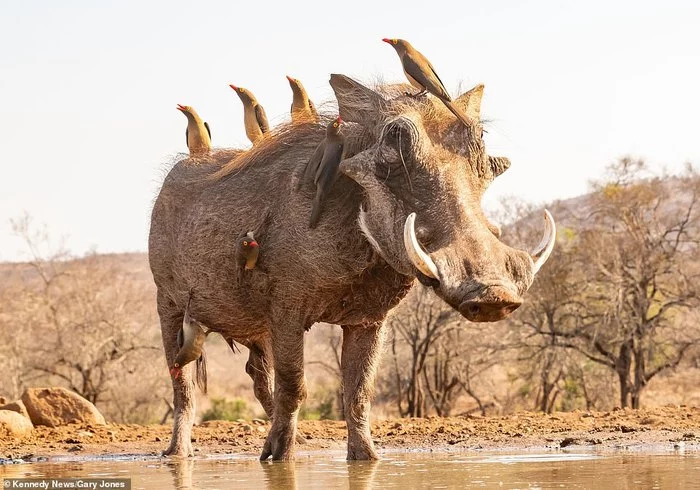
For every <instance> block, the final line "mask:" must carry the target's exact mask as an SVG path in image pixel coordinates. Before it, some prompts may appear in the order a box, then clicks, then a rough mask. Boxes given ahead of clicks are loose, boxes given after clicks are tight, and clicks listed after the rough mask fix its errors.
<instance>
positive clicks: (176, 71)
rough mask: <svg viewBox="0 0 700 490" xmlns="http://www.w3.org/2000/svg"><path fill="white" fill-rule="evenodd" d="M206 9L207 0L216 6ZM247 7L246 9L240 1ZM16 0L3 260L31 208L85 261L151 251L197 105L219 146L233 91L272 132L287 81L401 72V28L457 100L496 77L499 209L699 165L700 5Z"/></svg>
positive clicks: (1, 136) (492, 102)
mask: <svg viewBox="0 0 700 490" xmlns="http://www.w3.org/2000/svg"><path fill="white" fill-rule="evenodd" d="M205 5H206V6H205ZM239 5H240V6H239ZM301 5H302V2H294V1H286V2H279V3H275V2H270V1H258V2H255V1H254V2H236V1H232V0H227V1H211V2H193V1H186V2H184V1H173V0H168V1H143V0H141V1H124V0H122V1H119V2H116V1H113V2H106V1H102V2H96V1H71V0H64V1H61V2H54V1H45V2H42V1H32V0H25V1H12V2H10V1H6V2H2V4H1V6H0V65H1V66H2V68H1V70H2V74H1V76H0V100H1V101H2V102H1V103H0V143H1V148H2V151H3V155H2V159H1V160H0V162H1V163H0V166H1V167H0V168H1V170H2V174H1V176H0V260H16V259H21V258H24V257H25V255H24V253H23V252H22V245H21V243H20V242H19V241H18V240H16V239H15V238H13V236H12V235H11V232H10V226H9V219H10V218H12V217H16V216H18V215H20V214H21V213H22V212H24V211H26V212H28V213H30V214H31V215H32V216H33V217H34V218H35V220H36V221H37V222H39V223H46V224H47V225H48V227H49V229H50V231H51V232H52V234H53V235H54V236H62V235H64V236H66V237H67V245H68V246H69V247H70V248H71V249H72V250H73V251H74V252H76V253H82V252H84V251H86V250H88V249H89V248H91V247H96V248H97V250H98V251H101V252H112V251H136V250H145V249H146V245H147V234H148V223H149V215H150V211H151V203H152V200H153V198H154V196H155V193H156V191H157V189H158V187H159V184H160V181H161V179H162V173H163V172H162V168H163V165H164V162H167V161H168V160H169V159H170V158H171V157H172V156H173V155H174V154H176V153H177V152H181V151H186V146H185V137H184V131H185V126H186V119H185V117H184V116H183V115H182V114H181V113H180V112H178V111H177V110H176V109H175V105H176V104H177V103H181V104H188V105H192V106H194V107H195V108H196V109H197V111H198V112H199V113H200V115H202V116H203V118H204V119H205V120H207V121H208V122H209V124H210V125H211V128H212V136H213V138H212V139H213V143H214V145H215V146H222V147H226V146H233V145H242V144H247V140H246V139H245V134H244V131H243V124H242V108H241V104H240V102H239V100H238V97H236V95H235V94H234V93H233V91H232V90H231V89H230V88H229V87H228V84H229V83H234V84H236V85H240V86H243V87H246V88H249V89H251V90H252V91H253V92H254V93H255V94H256V96H257V98H258V100H259V101H260V102H261V103H262V104H263V105H264V107H265V109H266V111H267V114H268V117H269V118H270V120H271V123H276V122H280V121H283V120H285V119H287V118H288V111H289V105H290V101H291V90H290V89H289V86H288V83H287V80H286V79H285V75H286V74H289V75H292V76H294V77H297V78H300V79H301V80H302V82H303V83H304V85H305V86H306V87H307V90H308V91H309V93H310V95H311V96H312V98H313V99H314V100H315V101H316V102H320V101H323V100H324V99H329V98H330V97H331V95H332V93H331V90H330V87H329V86H328V83H327V81H328V75H329V73H334V72H337V73H344V74H347V75H351V76H353V77H356V78H359V79H360V80H371V79H373V78H375V77H377V76H382V77H383V78H384V79H385V80H386V81H402V80H404V79H403V74H402V72H401V69H400V65H399V62H398V59H397V57H396V54H395V53H394V50H393V49H392V48H391V47H389V46H387V45H386V44H384V43H382V42H381V38H382V37H402V38H405V39H408V40H410V41H411V42H412V43H413V45H414V46H415V47H417V48H418V49H419V50H420V51H422V52H423V53H424V54H425V55H426V56H428V57H429V58H430V59H431V61H432V62H433V65H434V66H435V67H436V69H437V71H438V73H439V74H440V77H441V78H442V80H443V81H444V82H445V84H446V85H447V88H448V90H451V91H453V92H454V91H456V89H457V87H458V85H459V83H460V82H462V84H463V85H464V86H465V87H470V86H472V85H474V84H476V83H480V82H483V83H485V84H486V92H485V97H484V102H483V106H482V116H483V117H485V118H488V119H490V120H491V121H492V122H491V123H490V125H489V127H488V130H489V133H488V135H487V137H486V138H487V147H488V149H489V152H490V153H491V154H494V155H498V154H503V155H507V156H509V157H510V158H511V161H512V163H513V165H512V167H511V169H510V170H508V172H506V173H505V174H503V175H502V176H501V177H499V178H498V179H497V181H496V182H494V184H493V185H492V188H491V190H490V191H489V193H488V195H487V197H486V204H487V205H489V203H493V202H495V201H496V200H497V199H498V198H499V196H503V195H509V194H515V195H518V196H520V197H523V198H526V199H529V200H533V201H536V202H544V201H548V200H552V199H555V198H565V197H571V196H574V195H577V194H581V193H583V192H585V191H586V188H587V181H588V180H589V179H591V178H594V177H596V176H597V175H598V174H599V173H600V171H601V169H602V168H603V167H604V166H605V165H606V164H608V163H609V162H611V161H613V160H614V159H616V158H617V157H620V156H622V155H625V154H632V155H635V156H641V157H645V158H646V159H647V160H648V161H649V162H650V163H652V164H654V165H665V166H667V167H668V168H669V169H671V170H674V169H679V168H680V167H681V166H682V165H683V163H684V162H686V161H693V162H696V163H700V123H698V118H699V117H700V95H698V94H699V91H700V49H699V48H698V46H700V35H699V34H698V26H699V25H700V3H698V2H690V1H688V2H679V1H676V2H671V1H668V2H659V1H653V2H652V1H624V2H622V1H610V0H606V1H599V0H589V1H586V2H562V1H542V2H528V1H523V0H517V1H480V2H472V1H461V2H458V1H451V2H434V1H433V2H425V1H421V2H408V1H405V0H404V1H401V2H380V1H376V0H374V1H371V2H369V1H365V0H353V1H342V2H333V1H328V0H324V1H319V2H308V4H307V5H306V6H304V7H302V6H301Z"/></svg>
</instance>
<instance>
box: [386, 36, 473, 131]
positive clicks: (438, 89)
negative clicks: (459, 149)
mask: <svg viewBox="0 0 700 490" xmlns="http://www.w3.org/2000/svg"><path fill="white" fill-rule="evenodd" d="M382 41H384V42H385V43H388V44H390V45H391V46H392V47H393V48H394V49H395V50H396V54H398V55H399V59H400V60H401V65H402V66H403V72H404V73H405V74H406V78H408V81H409V82H410V83H411V85H413V86H414V87H416V88H417V89H419V90H420V92H419V93H418V94H416V96H420V95H424V94H425V93H426V92H428V93H431V94H433V95H434V96H435V97H437V98H438V99H440V100H441V101H442V103H443V104H445V106H446V107H447V108H448V109H449V110H450V111H451V112H452V113H453V114H454V115H455V116H457V119H459V120H460V121H462V122H463V123H464V125H465V126H469V119H468V118H467V117H466V116H465V115H464V113H463V112H462V111H460V110H459V108H458V107H457V106H455V104H454V103H453V102H452V97H450V94H449V93H448V92H447V89H445V85H444V84H443V83H442V80H440V77H439V76H438V74H437V73H436V72H435V68H433V65H432V63H430V61H428V58H426V57H425V56H423V54H421V53H420V52H419V51H418V50H417V49H416V48H414V47H413V46H411V43H409V42H408V41H406V40H404V39H389V38H386V37H385V38H384V39H382Z"/></svg>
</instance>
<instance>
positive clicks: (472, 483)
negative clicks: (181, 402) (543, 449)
mask: <svg viewBox="0 0 700 490" xmlns="http://www.w3.org/2000/svg"><path fill="white" fill-rule="evenodd" d="M3 477H4V478H39V477H48V478H59V477H60V478H67V477H80V478H87V477H103V478H131V479H132V488H144V489H149V490H150V489H160V488H164V489H166V488H182V489H189V488H264V489H268V488H269V489H273V488H274V489H277V488H290V489H296V488H298V489H308V488H319V489H324V490H327V489H335V488H341V489H345V488H347V489H353V490H354V489H358V490H359V489H370V488H381V489H385V488H397V489H406V488H430V489H435V488H480V487H485V488H596V489H605V488H611V489H616V490H617V489H628V488H635V489H636V488H700V455H697V454H691V455H679V454H673V455H671V454H662V455H651V454H642V453H636V454H604V455H596V454H592V453H563V452H557V453H543V454H520V455H504V454H478V455H474V454H458V453H457V454H455V453H430V454H428V453H385V454H383V455H382V460H381V461H379V462H375V463H367V462H353V463H348V462H346V461H345V460H344V459H343V455H342V454H340V453H333V454H328V455H321V454H318V453H315V454H313V455H306V456H304V455H302V456H301V457H299V458H298V459H297V461H296V462H295V463H293V464H291V463H260V462H259V461H257V460H255V459H253V458H251V457H232V456H229V457H223V458H222V457H198V458H195V459H191V460H182V461H173V460H165V459H153V458H146V457H144V458H141V457H139V456H134V457H130V458H124V457H121V458H110V457H103V458H92V459H83V460H65V459H64V460H61V459H54V460H52V461H50V462H42V463H34V464H20V465H9V466H0V478H3Z"/></svg>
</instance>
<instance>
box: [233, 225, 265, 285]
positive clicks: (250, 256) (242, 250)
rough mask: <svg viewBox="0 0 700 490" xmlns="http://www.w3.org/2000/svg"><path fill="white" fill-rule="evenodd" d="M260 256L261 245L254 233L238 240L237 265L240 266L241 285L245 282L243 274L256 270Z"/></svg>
mask: <svg viewBox="0 0 700 490" xmlns="http://www.w3.org/2000/svg"><path fill="white" fill-rule="evenodd" d="M259 255H260V245H259V244H258V242H257V241H256V240H255V235H254V234H253V232H252V231H249V232H248V233H246V234H244V235H242V236H241V237H240V238H239V239H238V242H237V243H236V263H237V264H238V273H237V280H238V283H239V284H240V283H241V281H242V280H243V273H244V272H245V271H246V270H250V269H254V268H255V265H256V264H257V263H258V256H259Z"/></svg>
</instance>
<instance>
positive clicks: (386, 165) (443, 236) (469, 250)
mask: <svg viewBox="0 0 700 490" xmlns="http://www.w3.org/2000/svg"><path fill="white" fill-rule="evenodd" d="M331 86H332V87H333V89H334V91H335V93H336V97H337V99H338V105H339V109H340V115H341V117H342V118H343V120H347V121H350V122H354V123H357V125H355V126H354V128H352V127H350V128H348V133H349V134H351V135H352V136H353V137H352V138H349V141H353V140H354V141H356V142H358V143H357V144H356V145H353V143H351V142H350V143H349V144H348V146H349V147H348V151H349V152H348V155H349V157H348V158H347V159H345V160H344V161H343V162H342V163H341V165H340V169H341V171H342V172H343V173H344V174H345V175H347V176H348V177H350V178H351V179H353V180H355V181H356V182H357V183H358V184H359V185H360V186H362V188H363V189H364V192H365V200H364V204H363V208H362V209H361V210H360V215H359V225H360V227H361V228H362V231H363V232H364V234H365V236H366V237H367V240H368V241H369V242H370V243H371V245H372V246H373V247H374V249H375V250H376V252H377V253H379V254H380V255H381V256H382V257H383V258H384V260H386V261H387V263H389V265H391V266H392V267H393V268H394V269H396V270H397V271H399V272H400V273H402V274H406V275H411V276H417V277H418V279H419V280H420V281H421V282H422V283H423V284H426V285H429V286H432V287H433V289H434V290H435V292H436V293H437V294H438V295H439V296H440V297H441V298H443V299H444V300H445V301H446V302H447V303H449V304H450V305H451V306H452V307H454V308H455V309H457V310H458V311H459V312H460V313H461V314H462V315H464V316H465V317H466V318H467V319H469V320H472V321H479V322H484V321H486V322H488V321H497V320H500V319H502V318H505V317H506V316H507V315H508V314H510V313H511V312H513V311H514V310H515V309H517V308H518V307H519V306H520V304H521V303H522V301H523V299H522V295H523V294H524V293H525V291H527V289H528V288H529V287H530V285H531V284H532V281H533V279H534V276H535V273H536V272H537V270H538V269H539V268H540V267H541V266H542V264H543V263H544V262H545V260H547V257H548V256H549V253H550V252H551V250H552V247H553V245H554V238H555V228H554V222H553V221H552V218H551V216H550V215H549V213H547V212H545V233H544V238H543V240H542V242H541V243H540V245H539V246H538V247H537V248H536V249H535V251H534V252H533V253H528V252H525V251H523V250H517V249H514V248H511V247H509V246H507V245H505V244H504V243H502V242H501V241H500V240H499V235H500V230H499V229H498V227H496V226H494V225H493V224H492V223H490V222H489V220H488V219H487V218H486V216H485V215H484V213H483V211H482V209H481V197H482V195H483V193H484V191H485V190H486V188H487V187H488V185H489V184H490V183H491V181H492V180H493V179H494V178H495V177H496V176H498V175H499V174H501V173H502V172H503V171H505V170H506V169H507V168H508V167H509V165H510V162H509V161H508V159H507V158H503V157H490V156H489V155H487V154H486V149H485V147H484V141H483V138H482V127H481V123H480V119H479V109H480V105H481V95H482V92H483V86H477V87H475V88H474V89H472V90H470V91H469V92H467V93H465V94H463V95H462V96H460V97H459V98H457V99H456V100H455V103H456V104H457V106H458V107H459V108H460V109H462V110H463V111H464V112H465V113H466V114H467V116H468V117H469V118H470V119H471V120H472V121H473V123H472V124H470V125H468V126H465V125H463V124H462V123H460V122H459V121H457V119H456V118H455V117H454V116H453V115H452V114H451V113H449V112H448V111H447V110H446V109H445V108H444V107H443V106H442V104H441V102H440V101H438V100H436V99H432V98H419V99H414V98H412V97H409V96H406V95H403V90H405V87H395V88H393V89H392V88H388V89H385V90H383V95H382V94H379V93H377V92H375V91H373V90H371V89H369V88H367V87H364V86H363V85H360V84H359V83H357V82H355V81H354V80H352V79H350V78H347V77H345V76H342V75H332V76H331ZM392 92H393V93H392ZM367 141H370V144H369V147H368V144H367ZM353 146H356V147H355V148H353Z"/></svg>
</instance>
